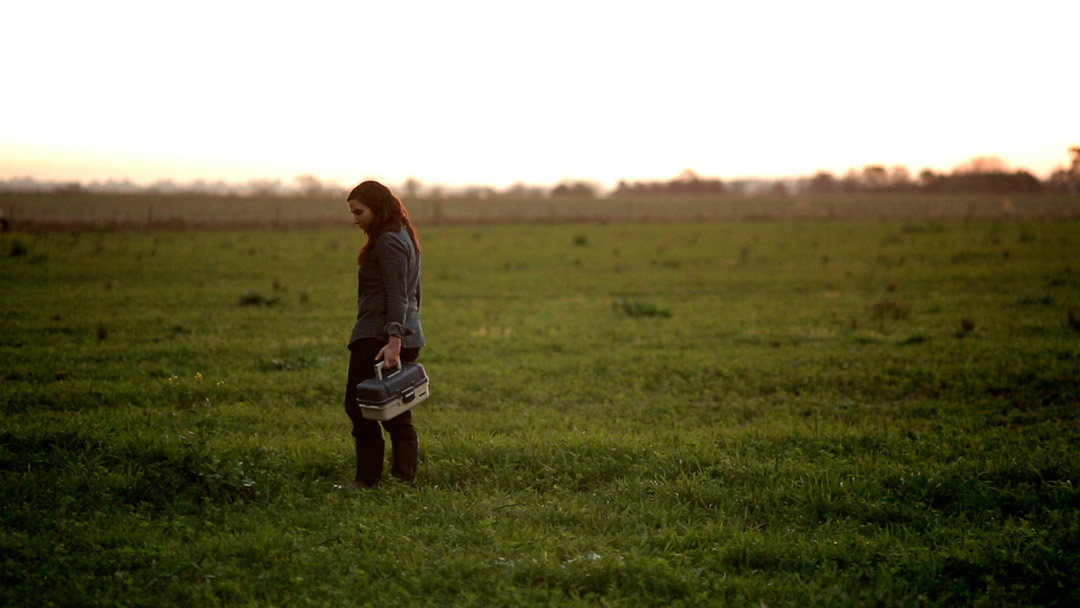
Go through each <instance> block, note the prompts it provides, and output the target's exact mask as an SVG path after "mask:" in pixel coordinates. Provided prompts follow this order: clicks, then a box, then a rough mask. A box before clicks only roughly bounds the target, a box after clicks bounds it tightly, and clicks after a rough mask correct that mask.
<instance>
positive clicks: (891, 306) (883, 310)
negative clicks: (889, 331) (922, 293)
mask: <svg viewBox="0 0 1080 608" xmlns="http://www.w3.org/2000/svg"><path fill="white" fill-rule="evenodd" d="M870 312H871V314H872V315H873V317H874V319H876V320H878V321H884V320H885V319H892V320H894V321H900V320H902V319H906V318H908V315H910V314H911V306H910V305H909V304H907V303H906V302H903V301H901V300H898V299H896V298H882V299H880V300H878V301H877V302H874V305H873V307H871V311H870Z"/></svg>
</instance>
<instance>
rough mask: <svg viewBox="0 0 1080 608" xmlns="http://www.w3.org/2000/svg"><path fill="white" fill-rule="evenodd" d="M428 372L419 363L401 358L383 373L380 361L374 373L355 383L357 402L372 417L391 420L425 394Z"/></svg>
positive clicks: (362, 411) (420, 399)
mask: <svg viewBox="0 0 1080 608" xmlns="http://www.w3.org/2000/svg"><path fill="white" fill-rule="evenodd" d="M430 394H431V392H430V390H429V388H428V377H427V372H425V371H424V366H423V365H420V364H419V363H405V362H401V363H400V364H399V367H398V369H396V370H394V371H393V372H390V373H389V374H387V375H386V376H383V362H382V361H380V362H379V363H376V364H375V377H374V378H369V379H367V380H364V381H363V382H361V383H360V384H357V385H356V404H357V405H358V406H360V413H361V414H363V415H364V418H369V419H371V420H390V419H391V418H393V417H395V416H397V415H399V414H401V413H402V412H404V411H406V410H409V409H412V407H413V406H414V405H416V404H417V403H420V402H421V401H423V400H425V399H427V398H428V396H429V395H430Z"/></svg>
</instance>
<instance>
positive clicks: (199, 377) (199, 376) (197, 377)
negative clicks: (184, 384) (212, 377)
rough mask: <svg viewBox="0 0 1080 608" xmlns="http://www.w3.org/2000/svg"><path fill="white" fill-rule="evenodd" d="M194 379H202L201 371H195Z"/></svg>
mask: <svg viewBox="0 0 1080 608" xmlns="http://www.w3.org/2000/svg"><path fill="white" fill-rule="evenodd" d="M195 379H196V380H202V379H203V375H202V372H195Z"/></svg>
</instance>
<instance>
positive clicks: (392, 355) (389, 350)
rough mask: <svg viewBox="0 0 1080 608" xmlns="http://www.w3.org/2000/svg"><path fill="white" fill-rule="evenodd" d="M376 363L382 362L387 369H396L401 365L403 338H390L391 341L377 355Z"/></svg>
mask: <svg viewBox="0 0 1080 608" xmlns="http://www.w3.org/2000/svg"><path fill="white" fill-rule="evenodd" d="M375 360H376V361H382V362H383V363H384V364H385V365H384V367H385V368H386V369H394V368H395V367H397V366H398V365H400V364H401V338H399V337H397V336H390V341H389V342H387V343H386V346H384V347H382V349H380V350H379V354H377V355H375Z"/></svg>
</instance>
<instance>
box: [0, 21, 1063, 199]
mask: <svg viewBox="0 0 1080 608" xmlns="http://www.w3.org/2000/svg"><path fill="white" fill-rule="evenodd" d="M3 15H4V17H3V19H4V22H5V27H4V30H5V31H4V34H3V36H0V57H2V62H0V77H2V82H3V94H2V95H0V178H3V179H12V178H15V177H22V176H26V175H29V176H32V177H34V178H37V179H40V180H80V181H84V182H87V181H91V180H106V179H124V178H129V179H132V180H134V181H136V182H146V183H149V182H152V181H155V180H157V179H161V178H171V179H174V180H177V181H190V180H193V179H196V178H203V179H207V180H217V179H224V180H226V181H229V182H238V183H242V182H245V181H247V180H248V179H251V178H268V177H269V178H281V179H283V180H284V181H286V182H288V181H291V180H292V178H294V177H295V176H297V175H300V174H305V173H310V174H315V175H317V176H319V177H320V178H323V179H326V180H332V181H336V182H339V183H341V184H344V185H351V184H353V183H355V182H357V181H359V180H360V179H363V178H368V177H375V178H378V179H382V180H385V181H386V182H387V183H400V182H401V181H402V180H404V179H405V178H406V177H408V176H415V177H416V178H418V179H420V180H421V181H422V182H424V183H442V184H447V185H455V184H458V185H460V184H491V185H496V186H505V185H508V184H510V183H513V182H517V181H524V182H527V183H533V184H553V183H556V182H558V181H559V180H561V179H564V178H575V179H590V180H596V181H600V182H603V183H605V184H608V185H610V184H613V183H614V182H615V181H616V180H619V179H629V180H633V179H666V178H670V177H673V176H675V175H676V174H678V173H679V172H680V171H681V170H683V169H685V168H692V169H694V170H695V171H696V172H697V173H699V174H701V175H707V176H716V177H721V178H724V179H730V178H735V177H746V176H790V175H808V174H812V173H813V172H814V171H816V170H819V169H826V170H830V171H833V172H834V173H837V174H842V173H843V172H844V171H845V170H847V169H848V168H849V167H862V166H863V165H865V164H869V163H878V164H884V165H887V166H891V165H895V164H903V165H907V166H908V168H909V169H911V171H912V173H915V172H917V171H918V170H920V169H922V168H924V167H931V168H934V169H935V170H949V169H951V168H952V167H953V166H955V165H957V164H959V163H961V162H963V161H964V160H967V159H968V158H970V157H972V156H976V155H988V154H994V155H998V156H1001V157H1002V158H1004V159H1005V160H1007V161H1009V162H1010V163H1011V164H1012V165H1013V166H1014V167H1022V168H1027V169H1029V170H1031V171H1032V172H1034V173H1035V174H1036V175H1038V176H1039V177H1045V176H1046V175H1047V174H1049V172H1050V171H1052V170H1053V169H1054V168H1055V167H1057V166H1059V165H1063V164H1065V163H1066V162H1067V159H1068V154H1067V149H1068V147H1069V146H1071V145H1080V111H1078V110H1077V108H1078V107H1080V79H1078V78H1077V74H1078V73H1080V63H1078V58H1077V54H1076V53H1077V51H1076V40H1077V35H1076V31H1077V30H1076V28H1077V24H1078V23H1080V2H1076V1H1075V0H1070V1H1053V2H1049V1H1039V0H1034V1H1031V2H1026V3H987V2H967V1H963V2H950V1H948V0H937V1H932V2H924V1H921V0H917V1H913V2H904V3H872V2H855V1H835V0H823V1H821V2H768V1H764V2H739V3H726V2H686V1H679V0H674V1H666V2H647V3H646V2H633V1H630V2H626V1H623V2H614V1H607V0H604V1H599V2H590V1H588V0H573V1H548V2H529V3H520V2H497V1H469V0H464V1H461V2H379V3H375V2H348V3H346V2H340V3H339V2H320V1H309V2H304V3H267V2H247V1H243V2H231V1H229V0H213V1H202V0H198V1H193V2H183V3H167V4H161V3H155V2H135V1H116V0H102V1H99V2H81V1H80V2H54V1H49V0H36V1H34V2H12V3H8V4H7V5H6V6H5V8H4V11H3Z"/></svg>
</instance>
